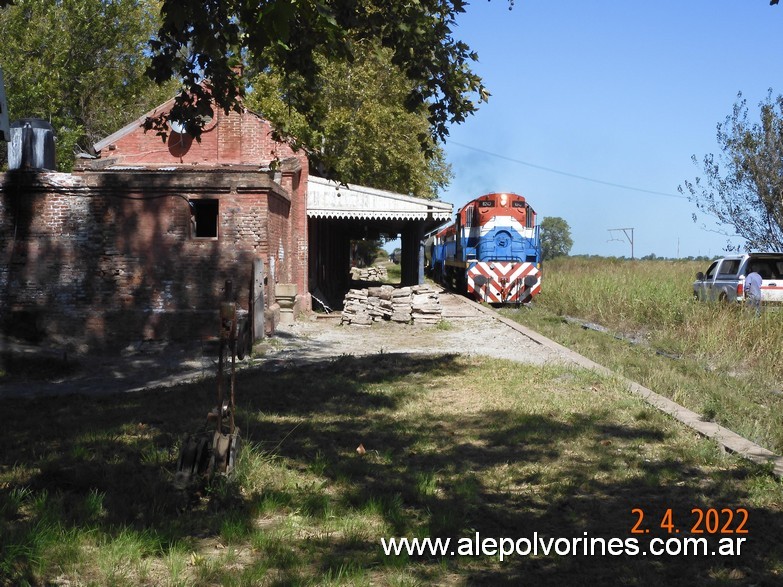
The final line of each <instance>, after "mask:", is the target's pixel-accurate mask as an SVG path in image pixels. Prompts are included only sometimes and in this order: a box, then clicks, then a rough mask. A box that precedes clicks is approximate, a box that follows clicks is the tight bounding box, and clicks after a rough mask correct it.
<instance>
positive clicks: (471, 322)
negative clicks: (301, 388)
mask: <svg viewBox="0 0 783 587" xmlns="http://www.w3.org/2000/svg"><path fill="white" fill-rule="evenodd" d="M440 299H441V306H442V307H443V320H444V323H443V324H442V326H441V327H435V326H416V325H409V324H396V323H393V322H376V323H374V324H373V325H372V326H352V325H348V326H340V325H339V324H340V318H339V315H335V316H334V317H333V318H332V317H330V318H317V319H315V320H310V321H301V322H297V323H296V324H294V325H292V326H288V327H282V328H281V329H280V331H279V332H278V335H277V338H278V346H277V347H276V348H275V347H273V350H272V351H271V352H270V353H269V354H268V357H269V358H274V359H276V360H292V361H296V360H318V359H326V358H332V357H336V356H340V355H355V356H360V355H368V354H377V353H457V354H461V355H485V356H490V357H495V358H500V359H509V360H512V361H520V362H525V363H535V364H541V363H547V362H552V361H561V360H567V359H566V358H564V357H563V356H562V355H561V354H559V353H558V352H557V351H556V350H553V349H551V348H548V347H546V346H544V345H541V344H540V343H538V342H536V341H534V340H532V339H531V338H530V337H528V336H525V335H524V334H522V333H521V332H518V331H516V330H514V329H512V328H510V327H508V326H507V325H505V324H503V322H502V321H500V320H499V319H498V318H496V317H493V316H492V315H491V313H486V312H482V311H481V310H480V309H478V308H476V307H475V305H473V304H471V303H469V302H468V301H467V300H466V299H465V298H462V297H461V296H457V295H454V294H450V293H446V292H443V293H441V296H440ZM520 311H523V312H524V311H525V309H524V308H523V309H521V310H520Z"/></svg>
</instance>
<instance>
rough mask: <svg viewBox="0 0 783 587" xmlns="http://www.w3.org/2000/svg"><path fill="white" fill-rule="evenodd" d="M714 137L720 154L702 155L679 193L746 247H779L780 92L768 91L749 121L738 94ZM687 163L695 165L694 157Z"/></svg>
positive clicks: (782, 186) (782, 238)
mask: <svg viewBox="0 0 783 587" xmlns="http://www.w3.org/2000/svg"><path fill="white" fill-rule="evenodd" d="M717 140H718V145H719V146H720V148H721V150H722V153H720V154H718V156H717V157H716V156H714V155H713V154H711V153H710V154H708V155H706V156H705V157H704V159H703V161H702V163H701V167H702V169H703V172H704V178H703V179H702V178H701V177H697V178H696V179H695V180H694V181H693V182H690V181H685V182H684V186H680V188H679V190H680V192H681V193H684V194H687V195H688V197H689V199H690V200H691V201H692V202H694V203H695V204H696V206H697V208H698V209H699V210H700V211H701V212H703V213H705V214H707V215H709V216H712V217H713V218H714V219H715V220H716V221H717V226H719V227H731V228H732V229H733V230H734V232H735V233H736V235H737V236H739V237H740V238H742V239H743V240H744V241H745V246H746V248H747V249H749V250H750V249H753V250H769V251H781V250H783V96H780V95H778V96H777V97H773V95H772V90H770V91H769V94H768V95H767V98H766V99H765V100H764V101H762V102H761V103H760V104H759V118H758V120H757V121H755V120H750V118H749V111H748V106H747V102H746V100H745V99H744V98H743V97H742V94H741V93H740V94H739V95H738V96H737V101H736V102H735V104H734V108H733V110H732V113H731V114H730V115H729V116H727V117H726V121H725V122H724V123H722V124H718V131H717ZM693 161H694V163H695V164H696V166H697V167H698V166H699V162H698V160H697V159H696V156H695V155H694V157H693ZM694 221H698V217H697V215H696V214H694ZM728 248H732V247H731V245H729V247H728Z"/></svg>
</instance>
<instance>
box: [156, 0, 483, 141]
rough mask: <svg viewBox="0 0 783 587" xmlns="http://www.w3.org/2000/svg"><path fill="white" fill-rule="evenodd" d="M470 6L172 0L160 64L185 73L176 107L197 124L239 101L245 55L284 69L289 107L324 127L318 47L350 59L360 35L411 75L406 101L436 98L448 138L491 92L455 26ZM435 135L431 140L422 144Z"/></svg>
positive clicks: (436, 119)
mask: <svg viewBox="0 0 783 587" xmlns="http://www.w3.org/2000/svg"><path fill="white" fill-rule="evenodd" d="M464 11H465V2H464V0H415V1H412V2H400V1H399V0H260V1H258V0H257V1H254V2H250V1H242V0H236V1H230V2H227V1H225V0H163V6H162V11H161V15H162V18H163V22H162V25H161V28H160V30H159V33H158V36H157V38H156V39H154V40H153V41H152V43H151V47H152V52H153V61H152V67H151V70H150V71H151V73H152V75H153V76H154V77H155V79H156V80H158V81H162V80H167V79H170V78H172V77H177V78H180V79H181V80H183V82H184V86H185V91H184V92H183V93H182V94H180V96H179V97H178V103H177V105H176V106H175V108H174V109H173V110H172V112H171V113H170V116H171V117H175V118H177V119H179V120H186V121H188V124H189V127H190V128H189V130H190V131H191V132H193V133H194V134H198V127H199V124H200V123H199V121H200V120H203V116H204V115H207V114H211V110H212V99H213V98H214V100H215V101H216V102H217V104H218V105H219V106H220V107H222V108H224V109H226V110H227V109H230V108H237V107H238V102H237V96H238V95H240V94H241V90H242V87H243V84H244V81H245V80H244V79H243V76H242V75H241V74H240V73H238V72H237V70H236V68H234V66H235V65H236V64H237V62H239V61H242V62H244V63H246V64H247V65H249V66H250V68H249V69H250V71H251V72H256V73H257V72H268V71H270V70H273V71H278V72H282V74H283V84H284V95H285V97H286V101H287V104H288V105H289V107H290V108H291V109H292V110H295V111H297V112H299V113H300V114H302V115H304V116H305V117H306V119H307V122H308V124H309V125H310V126H312V127H313V128H314V129H315V130H322V128H321V127H322V120H323V112H319V111H318V108H317V106H318V100H317V96H318V94H319V92H320V86H319V81H320V80H322V79H323V78H322V77H321V76H320V75H319V74H320V72H321V69H322V66H321V65H320V64H319V62H318V58H317V55H322V56H325V57H326V58H328V60H329V61H336V62H347V61H348V62H349V61H351V60H352V59H353V58H354V57H355V54H356V51H355V44H356V43H361V42H364V41H366V40H373V41H375V42H377V43H378V44H379V45H380V46H383V47H386V48H387V49H389V50H390V55H391V63H392V64H393V65H394V66H395V67H397V68H398V69H399V70H400V71H401V72H402V73H403V74H404V75H405V76H406V77H407V78H408V79H409V80H410V85H409V86H408V91H407V94H406V96H405V101H404V103H405V106H406V107H407V108H408V109H409V110H411V111H418V109H420V108H422V107H424V108H426V109H427V118H428V121H429V130H430V135H431V136H432V137H434V138H436V139H443V138H444V137H445V136H447V135H448V126H449V125H450V124H452V123H459V122H462V121H464V120H465V118H466V117H467V116H469V115H470V114H472V113H473V112H474V111H475V110H476V107H477V106H476V103H477V101H482V100H484V99H486V98H487V95H488V94H487V92H486V91H485V89H484V86H483V84H482V82H481V79H480V78H479V76H477V75H476V74H475V73H473V71H471V69H470V65H471V63H472V62H474V61H476V60H477V59H478V56H477V55H476V54H475V53H474V52H473V51H471V50H470V48H469V47H468V46H467V45H466V44H465V43H464V42H461V41H459V40H457V39H455V38H454V36H453V31H452V29H453V27H454V24H455V18H456V16H457V15H458V14H460V13H463V12H464ZM202 79H208V80H209V84H208V86H206V87H205V86H203V85H202V84H201V81H202ZM164 122H165V120H164V117H163V116H161V117H158V118H157V119H155V120H150V121H149V122H148V125H147V127H148V128H150V129H152V128H155V129H158V132H165V130H164V129H165V125H164ZM417 138H420V137H417ZM430 144H431V143H430V142H429V141H428V140H425V141H422V145H421V148H422V149H423V150H425V151H426V150H427V149H428V147H429V145H430Z"/></svg>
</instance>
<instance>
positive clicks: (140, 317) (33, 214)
mask: <svg viewBox="0 0 783 587" xmlns="http://www.w3.org/2000/svg"><path fill="white" fill-rule="evenodd" d="M171 105H172V102H169V103H166V104H163V105H161V106H160V107H159V108H157V109H156V110H155V112H156V113H158V112H160V111H165V110H166V109H167V108H170V107H171ZM149 114H151V113H147V114H146V115H144V116H142V117H141V118H139V119H138V120H136V121H134V122H132V123H131V124H129V125H127V126H126V127H125V128H123V129H121V130H119V131H118V132H116V133H114V134H112V135H111V136H109V137H107V138H105V139H104V140H102V141H100V142H99V143H97V144H96V145H95V151H96V153H97V155H96V156H95V157H93V158H89V159H80V160H79V161H78V163H77V165H76V168H75V171H74V173H72V174H64V173H56V172H53V171H46V170H30V169H14V170H12V171H9V172H7V173H5V174H3V175H2V179H1V180H0V255H2V260H1V261H0V312H1V315H0V320H1V321H2V326H3V333H4V334H7V335H11V336H16V337H22V338H25V339H28V340H36V339H41V338H44V337H46V338H49V339H55V340H56V339H57V338H62V339H75V340H79V341H82V342H84V343H87V344H88V345H90V346H91V347H100V346H116V345H121V344H127V343H128V342H129V341H136V340H141V339H146V338H171V339H176V340H183V339H187V338H195V337H208V336H214V335H216V333H217V321H216V319H215V315H216V310H217V308H218V305H219V303H220V301H221V300H222V299H223V296H224V288H225V284H226V282H227V280H229V281H231V282H232V284H233V292H234V297H235V299H236V301H237V302H238V305H239V307H240V308H242V309H243V310H250V309H251V307H252V306H253V304H252V303H251V302H252V301H253V300H254V299H258V298H260V297H261V296H262V295H263V296H264V299H265V300H266V308H267V311H266V316H264V315H263V314H261V315H255V316H253V315H252V313H251V319H253V320H254V321H255V325H254V328H255V330H256V332H257V333H258V331H259V330H261V329H263V328H264V324H263V323H262V322H263V321H264V320H265V321H266V327H267V328H270V327H271V326H273V324H274V321H275V304H274V301H275V297H276V290H278V289H279V290H280V291H282V290H283V289H285V290H286V292H292V293H293V292H296V294H297V295H296V303H297V304H298V305H299V306H301V307H309V294H308V290H307V267H308V261H307V254H308V251H307V215H306V198H307V179H308V163H307V158H306V156H305V155H304V154H303V153H301V152H299V153H297V152H294V151H292V150H291V149H290V148H289V147H288V146H287V145H285V144H281V143H278V142H275V141H273V140H272V138H271V134H270V126H269V124H268V123H267V122H266V121H265V120H264V119H262V118H261V117H260V116H257V115H256V114H254V113H252V112H250V111H247V110H245V111H243V112H241V113H238V112H233V111H232V112H230V113H229V114H225V113H224V112H222V111H216V114H215V116H214V118H213V119H212V120H211V121H209V122H208V124H207V125H206V127H205V129H204V133H203V135H202V137H201V141H200V142H199V141H195V140H193V139H192V137H191V136H190V135H188V134H187V133H185V132H184V131H183V129H182V128H179V127H178V126H177V125H176V123H175V124H174V125H172V132H170V133H169V135H168V137H167V139H166V140H165V141H162V140H161V137H159V136H156V135H155V133H152V132H148V133H145V132H144V131H143V129H142V128H141V123H142V122H143V120H144V119H145V118H146V116H148V115H149ZM177 131H180V132H177ZM273 162H275V164H274V165H272V163H273ZM261 268H263V273H262V272H261ZM262 307H263V306H262Z"/></svg>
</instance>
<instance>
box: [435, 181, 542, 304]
mask: <svg viewBox="0 0 783 587" xmlns="http://www.w3.org/2000/svg"><path fill="white" fill-rule="evenodd" d="M425 257H426V259H427V268H428V271H429V273H430V275H431V276H432V278H433V279H435V280H436V281H438V282H440V283H442V284H443V285H445V286H447V287H450V288H452V289H454V290H456V291H458V292H461V293H463V294H466V295H467V296H468V297H472V298H474V299H476V300H477V301H482V302H487V303H490V304H517V305H519V304H523V303H527V302H529V301H531V300H532V299H533V297H535V296H536V295H537V294H538V293H539V292H540V291H541V240H540V235H539V227H538V225H537V224H536V212H535V210H533V208H532V207H531V206H530V204H528V202H527V200H525V198H524V197H522V196H520V195H517V194H512V193H506V192H503V193H492V194H486V195H484V196H480V197H478V198H476V199H475V200H471V201H470V202H468V203H467V204H465V205H464V206H463V207H462V208H460V210H459V211H458V212H457V217H456V219H455V220H454V222H452V223H451V224H449V225H447V226H445V227H442V228H440V229H438V230H437V231H436V232H434V233H432V234H430V235H429V237H428V238H427V240H426V241H425Z"/></svg>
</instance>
